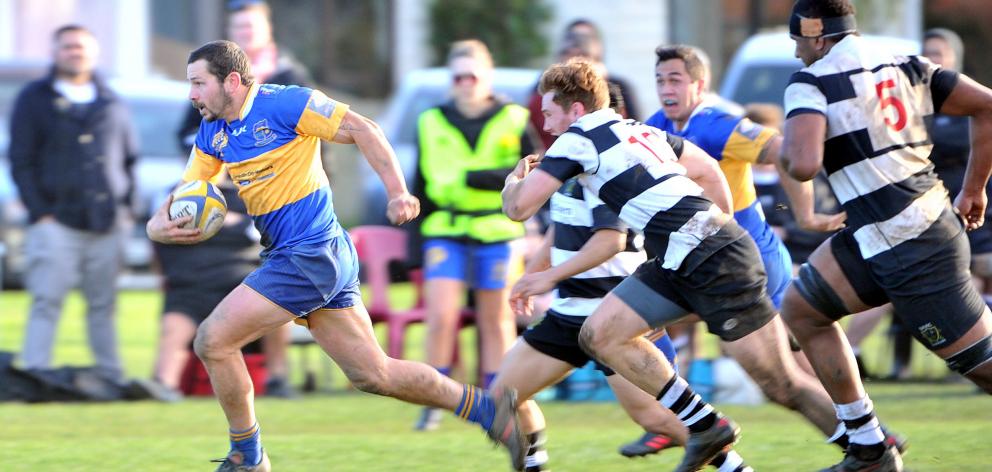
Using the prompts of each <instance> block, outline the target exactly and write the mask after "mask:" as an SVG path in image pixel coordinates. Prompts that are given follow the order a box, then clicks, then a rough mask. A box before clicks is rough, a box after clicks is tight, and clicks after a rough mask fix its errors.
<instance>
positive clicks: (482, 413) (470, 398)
mask: <svg viewBox="0 0 992 472" xmlns="http://www.w3.org/2000/svg"><path fill="white" fill-rule="evenodd" d="M463 388H464V390H462V400H461V402H459V403H458V408H455V414H456V415H458V417H459V418H461V419H463V420H466V421H471V422H473V423H476V424H479V425H481V426H482V429H484V430H489V428H490V427H492V425H493V419H494V418H495V417H496V405H495V404H494V403H493V399H492V397H490V396H489V393H488V392H486V391H485V390H483V389H481V388H479V387H476V386H475V385H463Z"/></svg>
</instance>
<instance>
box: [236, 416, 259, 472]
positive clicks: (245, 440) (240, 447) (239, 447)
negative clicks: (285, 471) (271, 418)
mask: <svg viewBox="0 0 992 472" xmlns="http://www.w3.org/2000/svg"><path fill="white" fill-rule="evenodd" d="M229 431H230V434H231V450H232V451H240V452H241V453H242V454H244V456H245V462H244V464H245V465H256V464H258V463H259V462H261V461H262V429H261V428H259V427H258V422H257V421H256V422H255V424H253V425H251V427H250V428H248V429H245V430H241V431H236V430H233V429H232V430H229Z"/></svg>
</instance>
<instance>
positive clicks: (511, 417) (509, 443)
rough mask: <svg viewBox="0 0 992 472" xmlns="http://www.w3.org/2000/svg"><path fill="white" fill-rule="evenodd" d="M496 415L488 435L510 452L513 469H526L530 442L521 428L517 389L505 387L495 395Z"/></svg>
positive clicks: (487, 432)
mask: <svg viewBox="0 0 992 472" xmlns="http://www.w3.org/2000/svg"><path fill="white" fill-rule="evenodd" d="M493 402H494V403H495V406H496V415H495V417H494V418H493V424H492V426H490V427H489V429H488V430H487V431H486V436H488V437H489V439H491V440H492V441H493V442H494V443H496V444H499V445H502V446H503V447H505V448H506V450H507V452H509V453H510V461H511V462H512V463H513V470H517V471H522V470H524V466H525V460H526V456H527V449H529V448H530V444H528V442H527V437H526V436H525V435H524V433H523V431H522V430H521V429H520V419H519V417H518V416H517V391H516V390H514V389H512V388H508V387H503V388H502V389H500V391H499V392H498V394H497V396H495V397H493Z"/></svg>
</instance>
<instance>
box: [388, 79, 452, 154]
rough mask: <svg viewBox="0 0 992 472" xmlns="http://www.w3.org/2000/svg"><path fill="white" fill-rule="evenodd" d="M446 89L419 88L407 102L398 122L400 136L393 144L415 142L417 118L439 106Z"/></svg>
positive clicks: (411, 143)
mask: <svg viewBox="0 0 992 472" xmlns="http://www.w3.org/2000/svg"><path fill="white" fill-rule="evenodd" d="M447 96H448V91H447V89H441V88H421V89H419V90H417V92H416V94H415V95H414V96H413V97H412V98H411V99H410V101H409V102H408V106H407V107H406V110H403V117H402V119H401V121H400V123H402V125H401V127H400V135H399V137H398V138H397V140H396V143H395V144H407V145H413V143H415V142H416V141H417V118H418V117H419V116H420V114H421V113H423V112H424V111H426V110H427V109H429V108H431V107H436V106H438V105H440V104H441V103H442V102H444V101H445V100H446V99H447Z"/></svg>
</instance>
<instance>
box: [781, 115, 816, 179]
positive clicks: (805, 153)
mask: <svg viewBox="0 0 992 472" xmlns="http://www.w3.org/2000/svg"><path fill="white" fill-rule="evenodd" d="M784 134H785V141H784V142H783V143H782V155H781V156H780V157H779V159H778V165H779V167H780V168H781V171H782V172H784V173H786V174H788V175H791V176H792V178H794V179H796V180H798V181H800V182H805V181H807V180H813V178H814V177H816V173H817V172H819V171H820V167H821V166H822V165H823V140H824V139H825V138H826V135H827V118H826V117H825V116H823V115H821V114H819V113H801V114H798V115H795V116H793V117H792V118H789V119H787V120H785V132H784Z"/></svg>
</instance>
